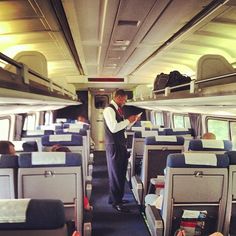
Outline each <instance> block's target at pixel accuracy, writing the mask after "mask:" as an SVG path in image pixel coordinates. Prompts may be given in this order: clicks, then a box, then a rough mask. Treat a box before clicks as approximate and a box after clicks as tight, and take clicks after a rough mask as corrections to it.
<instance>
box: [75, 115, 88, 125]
mask: <svg viewBox="0 0 236 236" xmlns="http://www.w3.org/2000/svg"><path fill="white" fill-rule="evenodd" d="M77 121H78V122H81V123H84V124H89V121H88V120H87V119H86V118H85V117H84V116H81V115H80V116H78V117H77Z"/></svg>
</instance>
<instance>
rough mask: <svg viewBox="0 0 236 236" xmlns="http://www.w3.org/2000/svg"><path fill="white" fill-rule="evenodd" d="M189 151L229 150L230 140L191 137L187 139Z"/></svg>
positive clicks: (230, 148)
mask: <svg viewBox="0 0 236 236" xmlns="http://www.w3.org/2000/svg"><path fill="white" fill-rule="evenodd" d="M189 150H190V151H231V150H232V142H231V141H229V140H214V139H193V140H190V141H189Z"/></svg>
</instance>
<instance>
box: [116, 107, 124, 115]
mask: <svg viewBox="0 0 236 236" xmlns="http://www.w3.org/2000/svg"><path fill="white" fill-rule="evenodd" d="M117 111H118V113H119V115H120V116H122V117H123V110H122V108H120V107H119V108H118V110H117Z"/></svg>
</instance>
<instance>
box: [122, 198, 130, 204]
mask: <svg viewBox="0 0 236 236" xmlns="http://www.w3.org/2000/svg"><path fill="white" fill-rule="evenodd" d="M121 203H122V204H127V203H129V200H125V199H124V200H122V201H121Z"/></svg>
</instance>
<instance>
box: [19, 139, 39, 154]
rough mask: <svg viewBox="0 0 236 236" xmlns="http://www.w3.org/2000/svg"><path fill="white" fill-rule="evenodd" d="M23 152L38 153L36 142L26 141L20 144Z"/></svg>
mask: <svg viewBox="0 0 236 236" xmlns="http://www.w3.org/2000/svg"><path fill="white" fill-rule="evenodd" d="M22 147H23V151H24V152H36V151H38V145H37V142H36V141H27V142H24V143H23V144H22Z"/></svg>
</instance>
